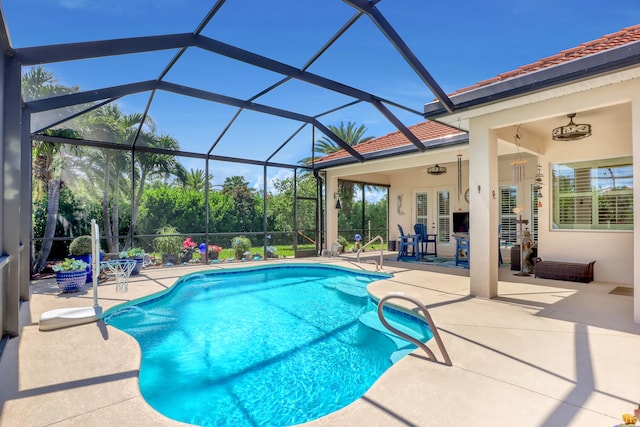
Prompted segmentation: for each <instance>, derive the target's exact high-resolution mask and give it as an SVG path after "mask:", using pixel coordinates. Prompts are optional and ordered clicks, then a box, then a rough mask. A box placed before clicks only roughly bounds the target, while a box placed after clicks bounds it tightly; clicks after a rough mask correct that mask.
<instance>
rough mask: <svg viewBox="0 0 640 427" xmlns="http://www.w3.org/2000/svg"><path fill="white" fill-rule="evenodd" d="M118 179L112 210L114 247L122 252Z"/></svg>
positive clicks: (116, 250)
mask: <svg viewBox="0 0 640 427" xmlns="http://www.w3.org/2000/svg"><path fill="white" fill-rule="evenodd" d="M118 182H119V181H118V179H117V178H116V182H115V189H114V191H113V212H111V230H112V233H113V237H112V238H111V239H112V241H113V243H112V244H113V248H114V251H115V252H120V240H119V239H118V237H119V236H120V224H119V222H118V215H119V213H120V212H119V206H118V194H119V193H120V186H119V185H118Z"/></svg>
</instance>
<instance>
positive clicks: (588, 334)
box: [0, 255, 640, 427]
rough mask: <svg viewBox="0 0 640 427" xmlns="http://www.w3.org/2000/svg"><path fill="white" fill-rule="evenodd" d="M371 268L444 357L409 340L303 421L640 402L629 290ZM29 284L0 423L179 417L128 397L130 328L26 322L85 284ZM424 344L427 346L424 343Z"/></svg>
mask: <svg viewBox="0 0 640 427" xmlns="http://www.w3.org/2000/svg"><path fill="white" fill-rule="evenodd" d="M369 256H372V255H369ZM283 261H286V262H301V261H302V262H316V261H317V262H322V263H332V264H336V265H341V266H346V267H352V268H355V269H364V270H369V271H372V270H374V269H375V267H374V265H372V264H366V263H356V262H355V260H354V259H353V258H350V257H347V256H344V257H340V258H313V259H310V258H307V259H299V260H292V259H287V260H273V261H269V262H270V263H276V262H283ZM243 265H245V264H243ZM246 265H256V263H255V262H253V263H247V264H246ZM229 266H233V267H237V266H238V264H230V265H229ZM225 267H226V266H225V265H222V264H220V265H216V266H215V267H211V266H209V267H205V266H188V267H182V266H176V267H172V268H161V269H148V270H146V269H145V270H143V271H142V273H141V274H140V275H137V276H134V277H132V279H131V280H130V283H129V292H128V293H126V294H118V293H116V292H115V283H114V282H113V281H109V282H107V283H106V284H104V285H102V286H100V288H99V295H100V304H101V305H102V307H103V308H104V309H108V308H110V307H112V306H114V305H117V304H119V303H121V302H123V301H125V300H128V299H133V298H138V297H141V296H143V295H148V294H150V293H153V292H157V291H159V290H162V289H165V288H166V287H168V286H170V285H171V284H173V283H174V282H175V281H176V280H177V279H178V278H179V277H180V276H182V275H184V274H186V273H189V272H193V271H195V270H197V269H204V268H225ZM384 270H385V271H387V272H390V273H393V274H394V277H393V278H391V279H388V280H384V281H379V282H374V283H373V284H372V285H370V287H369V290H370V291H371V292H372V293H373V294H374V295H378V296H380V295H383V294H385V293H387V292H391V291H394V292H398V291H400V292H405V293H407V294H411V295H413V296H415V297H417V298H419V299H420V300H421V301H423V302H424V303H425V304H426V305H427V306H428V307H429V309H430V311H431V315H432V317H433V318H434V320H435V322H436V323H437V325H438V327H439V330H440V333H441V336H442V339H443V341H444V343H445V345H446V347H447V350H448V352H449V355H450V356H451V359H452V361H453V366H452V367H448V366H445V365H443V364H439V363H433V362H429V361H427V360H425V358H424V356H423V354H421V351H420V350H416V351H414V353H412V354H411V355H409V356H407V357H405V358H404V359H402V360H401V361H399V362H398V363H396V364H395V365H393V366H392V367H391V368H390V369H389V370H388V371H387V372H386V373H385V374H384V375H383V376H382V377H381V378H380V379H379V380H378V381H377V382H376V383H375V384H374V385H373V387H371V389H370V390H369V391H368V392H367V393H366V394H365V396H363V397H362V398H360V399H359V400H357V401H356V402H354V403H353V404H351V405H349V406H347V407H346V408H344V409H342V410H340V411H338V412H335V413H333V414H330V415H328V416H326V417H324V418H321V419H318V420H315V421H313V422H310V423H307V424H306V425H309V426H385V427H388V426H445V425H455V424H470V425H476V426H513V425H518V426H553V427H556V426H613V425H617V424H619V423H621V422H622V419H621V415H622V414H623V413H633V409H634V408H635V407H637V405H638V403H640V402H639V401H638V399H639V398H640V368H639V367H638V362H637V360H638V356H637V355H638V354H640V325H637V324H634V323H633V321H632V319H633V314H632V313H633V298H631V297H630V296H628V295H624V292H623V294H622V295H620V294H611V293H610V291H612V290H614V289H615V288H616V287H618V286H619V285H616V284H608V283H598V282H592V283H589V284H582V283H572V282H562V281H553V280H544V279H536V278H533V277H519V276H514V275H513V272H512V271H510V270H509V269H508V268H501V269H500V273H499V274H500V284H499V294H500V295H499V297H498V298H496V299H492V300H485V299H480V298H473V297H470V296H468V289H469V278H468V277H467V276H465V275H460V274H443V273H442V272H440V271H439V270H438V268H437V267H435V268H430V267H428V266H427V267H425V266H422V265H415V264H408V263H401V262H400V263H398V262H386V263H385V267H384ZM444 272H447V270H446V269H445V270H444ZM457 273H460V272H457ZM467 275H468V273H467ZM31 292H32V297H31V300H30V301H29V302H25V303H23V304H22V307H21V322H22V325H23V328H22V333H21V335H20V337H19V338H16V339H11V340H9V341H8V343H7V345H6V347H5V349H4V352H3V354H2V358H1V359H0V405H1V406H0V411H1V412H0V426H50V425H56V426H113V425H122V426H130V425H135V426H136V427H142V426H173V425H183V424H181V423H178V422H175V421H172V420H169V419H167V418H165V417H163V416H162V415H160V414H159V413H157V412H156V411H154V410H153V409H152V408H151V407H150V406H149V405H147V404H146V402H145V401H144V399H143V398H142V397H141V395H140V392H139V390H138V383H137V378H138V369H139V362H140V351H139V348H138V345H137V343H136V342H135V340H134V339H133V338H131V337H129V336H128V335H126V334H124V333H122V332H120V331H119V330H116V329H114V328H112V327H111V326H107V325H105V324H104V323H102V322H98V323H90V324H85V325H80V326H74V327H71V328H67V329H59V330H55V331H49V332H41V331H39V330H38V324H37V322H38V318H39V316H40V313H42V312H44V311H47V310H50V309H53V308H62V307H76V306H85V305H86V306H91V305H92V298H93V294H92V291H91V290H89V291H86V292H79V293H75V294H69V295H66V294H60V293H59V291H58V289H57V287H56V285H55V281H53V280H50V281H39V282H34V283H33V284H32V287H31ZM429 346H430V347H431V348H432V349H433V350H434V353H435V354H436V355H437V356H438V357H439V356H440V353H439V352H438V350H437V347H436V346H435V344H434V343H433V342H430V343H429ZM167 392H168V393H170V392H171V391H170V390H167Z"/></svg>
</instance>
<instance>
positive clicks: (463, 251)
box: [456, 237, 470, 268]
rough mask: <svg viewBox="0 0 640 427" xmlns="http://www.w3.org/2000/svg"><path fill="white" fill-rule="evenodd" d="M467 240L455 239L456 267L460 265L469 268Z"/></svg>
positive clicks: (466, 238)
mask: <svg viewBox="0 0 640 427" xmlns="http://www.w3.org/2000/svg"><path fill="white" fill-rule="evenodd" d="M469 257H470V253H469V238H468V237H456V266H458V265H462V266H465V267H467V268H469Z"/></svg>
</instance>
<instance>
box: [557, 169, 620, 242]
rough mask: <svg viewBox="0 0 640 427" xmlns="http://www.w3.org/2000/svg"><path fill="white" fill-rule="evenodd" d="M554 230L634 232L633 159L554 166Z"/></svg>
mask: <svg viewBox="0 0 640 427" xmlns="http://www.w3.org/2000/svg"><path fill="white" fill-rule="evenodd" d="M553 228H555V229H561V230H564V229H571V230H633V165H632V161H631V157H622V158H617V159H606V160H596V161H588V162H576V163H565V164H556V165H553Z"/></svg>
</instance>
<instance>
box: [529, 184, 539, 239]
mask: <svg viewBox="0 0 640 427" xmlns="http://www.w3.org/2000/svg"><path fill="white" fill-rule="evenodd" d="M536 188H537V186H536V184H531V222H532V224H531V238H532V239H533V241H534V242H537V241H538V201H539V200H538V191H537V190H536Z"/></svg>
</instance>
